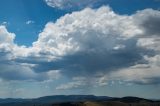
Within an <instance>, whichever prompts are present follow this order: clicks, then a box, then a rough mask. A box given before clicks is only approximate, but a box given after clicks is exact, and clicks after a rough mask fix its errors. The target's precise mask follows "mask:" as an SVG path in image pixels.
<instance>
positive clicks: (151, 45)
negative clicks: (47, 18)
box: [0, 6, 160, 89]
mask: <svg viewBox="0 0 160 106" xmlns="http://www.w3.org/2000/svg"><path fill="white" fill-rule="evenodd" d="M159 19H160V12H159V11H158V10H153V9H145V10H141V11H138V12H137V13H135V14H132V15H130V16H127V15H119V14H116V13H115V12H114V11H113V10H112V9H111V8H110V7H108V6H103V7H100V8H99V9H91V8H86V9H84V10H81V11H79V12H73V13H71V14H66V15H65V16H63V17H61V18H59V19H58V20H57V21H56V22H55V23H53V22H49V23H47V24H46V26H45V28H44V30H43V31H42V32H41V33H40V34H39V37H38V40H37V41H35V42H33V45H32V46H31V47H25V46H19V45H16V44H15V43H14V38H15V34H12V33H9V32H8V31H7V29H6V27H4V26H1V27H0V35H1V36H0V37H1V39H3V41H1V42H0V54H2V55H1V57H2V59H1V60H0V67H4V69H5V70H6V71H1V72H0V79H3V80H19V81H21V80H35V81H46V80H58V78H60V77H64V76H65V77H68V78H73V77H82V76H83V77H84V79H83V80H82V79H81V80H73V82H70V83H68V84H67V85H60V86H59V87H57V89H62V87H64V88H66V89H71V88H77V87H80V86H81V84H82V86H85V85H89V84H91V85H92V81H90V80H89V79H87V77H88V76H90V79H93V80H96V82H97V85H99V86H101V85H106V84H107V81H111V80H122V81H126V82H131V83H136V84H157V83H160V82H159V80H158V79H159V78H160V75H159V70H158V69H159V68H160V64H159V60H157V58H159V57H160V47H159V44H160V43H159V37H160V36H159V35H160V32H159V27H158V26H159V25H160V23H159V22H160V21H159ZM148 24H149V26H147V25H148ZM157 27H158V28H157ZM146 41H147V42H146ZM14 66H15V67H20V68H19V69H17V68H15V67H14ZM21 69H23V70H26V71H25V73H22V72H21V71H20V70H21ZM14 72H16V73H17V75H16V76H14V74H12V73H14ZM143 73H145V74H143ZM57 76H59V77H57ZM83 82H85V83H87V84H85V83H83ZM84 84H85V85H84Z"/></svg>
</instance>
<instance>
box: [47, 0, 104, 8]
mask: <svg viewBox="0 0 160 106" xmlns="http://www.w3.org/2000/svg"><path fill="white" fill-rule="evenodd" d="M44 1H45V2H46V3H47V5H49V6H51V7H54V8H59V9H66V8H67V9H74V8H80V9H81V8H85V7H92V6H93V5H95V4H97V3H99V2H101V0H44Z"/></svg>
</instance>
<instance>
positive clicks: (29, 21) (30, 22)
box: [26, 20, 35, 25]
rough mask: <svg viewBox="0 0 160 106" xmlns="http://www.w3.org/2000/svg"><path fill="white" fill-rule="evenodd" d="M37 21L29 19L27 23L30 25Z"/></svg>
mask: <svg viewBox="0 0 160 106" xmlns="http://www.w3.org/2000/svg"><path fill="white" fill-rule="evenodd" d="M34 23H35V22H34V21H32V20H28V21H26V24H27V25H29V24H34Z"/></svg>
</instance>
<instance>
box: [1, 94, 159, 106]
mask: <svg viewBox="0 0 160 106" xmlns="http://www.w3.org/2000/svg"><path fill="white" fill-rule="evenodd" d="M87 101H91V102H96V103H102V102H107V103H108V102H114V101H116V102H121V103H141V102H144V101H145V102H147V103H155V102H159V101H153V100H148V99H143V98H138V97H123V98H113V97H108V96H94V95H55V96H45V97H40V98H35V99H11V98H8V99H0V106H42V105H43V106H54V104H56V105H55V106H71V104H73V103H75V104H76V105H75V106H81V105H78V104H83V103H86V102H87ZM87 103H88V102H87ZM89 103H90V102H89ZM57 104H62V105H57ZM64 104H65V105H64ZM66 104H68V105H66ZM82 106H83V105H82ZM85 106H87V105H85ZM96 106H99V105H96ZM100 106H103V105H100ZM105 106H108V105H105ZM159 106H160V105H159Z"/></svg>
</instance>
